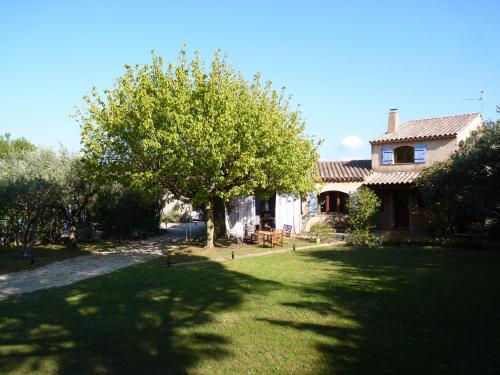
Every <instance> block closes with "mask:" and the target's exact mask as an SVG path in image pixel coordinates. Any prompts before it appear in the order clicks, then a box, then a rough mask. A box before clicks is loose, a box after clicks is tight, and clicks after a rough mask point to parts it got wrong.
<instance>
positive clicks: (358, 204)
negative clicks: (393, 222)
mask: <svg viewBox="0 0 500 375" xmlns="http://www.w3.org/2000/svg"><path fill="white" fill-rule="evenodd" d="M380 205H381V201H380V198H379V197H378V196H377V195H376V194H375V193H374V192H373V190H370V189H369V188H367V187H361V188H359V189H358V190H356V191H355V192H353V193H351V194H350V195H349V200H348V202H347V210H348V212H349V214H348V215H347V224H348V226H349V229H348V231H349V233H351V236H349V241H350V243H352V244H354V245H357V246H361V245H374V244H376V243H377V240H376V238H375V237H374V236H372V235H371V234H370V230H371V229H373V227H374V220H375V217H376V215H377V212H378V210H379V208H380Z"/></svg>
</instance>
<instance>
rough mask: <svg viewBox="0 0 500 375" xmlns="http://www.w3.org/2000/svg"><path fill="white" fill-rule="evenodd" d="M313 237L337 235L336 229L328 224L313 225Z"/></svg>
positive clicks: (311, 231) (311, 230)
mask: <svg viewBox="0 0 500 375" xmlns="http://www.w3.org/2000/svg"><path fill="white" fill-rule="evenodd" d="M309 233H311V234H312V235H313V236H320V237H323V236H328V235H331V234H333V233H335V228H333V227H332V226H331V225H329V224H327V223H316V224H313V225H311V229H310V231H309Z"/></svg>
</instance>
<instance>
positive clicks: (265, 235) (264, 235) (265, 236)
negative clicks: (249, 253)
mask: <svg viewBox="0 0 500 375" xmlns="http://www.w3.org/2000/svg"><path fill="white" fill-rule="evenodd" d="M255 234H256V235H257V244H258V243H259V241H260V239H262V246H265V245H266V242H269V243H270V244H271V246H272V243H273V232H272V231H270V230H258V231H257V232H255Z"/></svg>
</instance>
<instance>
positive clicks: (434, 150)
mask: <svg viewBox="0 0 500 375" xmlns="http://www.w3.org/2000/svg"><path fill="white" fill-rule="evenodd" d="M482 123H483V119H482V117H481V114H480V113H471V114H464V115H457V116H446V117H438V118H429V119H422V120H412V121H407V122H406V123H404V124H402V125H400V124H399V113H398V112H397V110H395V109H394V110H391V111H390V112H389V119H388V125H387V131H386V132H385V133H384V134H382V135H381V136H379V137H377V138H375V139H373V140H371V141H370V144H371V160H349V161H320V162H319V163H318V168H319V173H320V176H321V179H322V183H321V185H320V186H319V194H318V195H317V196H315V195H314V194H313V195H312V196H311V199H310V200H309V207H308V211H309V215H308V216H309V217H308V220H307V221H306V222H305V224H304V225H305V229H306V230H307V229H308V227H310V225H311V224H313V223H315V222H320V221H325V220H328V218H331V217H332V215H339V214H340V215H341V214H342V213H344V212H345V202H346V200H347V199H348V194H349V193H350V192H352V191H354V190H356V189H358V188H359V187H360V186H367V187H369V188H371V189H373V190H374V191H375V192H376V194H377V195H378V196H379V197H380V199H381V200H382V207H381V210H380V212H379V215H378V218H377V226H378V228H379V229H385V230H387V229H398V228H401V229H407V230H410V231H426V230H428V229H429V224H428V221H427V219H426V215H425V211H424V207H423V205H422V199H421V197H420V194H419V192H418V188H417V187H416V185H415V181H416V179H417V178H418V176H419V175H420V172H421V171H422V169H424V168H426V167H429V166H430V165H432V164H433V163H435V162H439V161H444V160H446V159H447V158H449V157H450V155H451V154H452V153H453V152H454V151H455V150H456V149H457V148H458V147H459V144H460V142H461V141H463V140H465V139H466V138H467V137H468V136H469V135H470V133H471V132H472V131H474V130H476V129H478V128H479V127H481V126H482Z"/></svg>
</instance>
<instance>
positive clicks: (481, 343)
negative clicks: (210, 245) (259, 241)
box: [0, 248, 500, 374]
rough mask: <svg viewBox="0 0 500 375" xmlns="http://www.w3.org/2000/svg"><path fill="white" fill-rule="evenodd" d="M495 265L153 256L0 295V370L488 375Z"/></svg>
mask: <svg viewBox="0 0 500 375" xmlns="http://www.w3.org/2000/svg"><path fill="white" fill-rule="evenodd" d="M200 258H202V257H201V256H200ZM499 269H500V253H498V252H486V251H466V250H441V249H425V248H381V249H357V250H352V249H348V248H338V249H326V250H325V249H322V250H308V251H303V252H298V253H293V252H288V253H284V254H276V255H270V256H265V257H255V258H247V259H240V260H235V261H232V262H226V263H208V264H198V265H191V266H186V267H174V268H167V267H166V266H165V259H158V260H155V261H152V262H148V263H144V264H141V265H137V266H134V267H131V268H127V269H123V270H121V271H118V272H115V273H112V274H108V275H105V276H102V277H98V278H94V279H90V280H86V281H83V282H79V283H77V284H73V285H71V286H68V287H63V288H56V289H49V290H44V291H39V292H36V293H33V294H29V295H21V296H17V297H11V298H9V299H6V300H3V301H0V311H1V314H0V373H2V374H28V373H29V374H32V373H34V374H37V373H40V374H136V373H141V374H169V373H179V374H185V373H189V374H226V373H234V374H240V373H245V374H268V373H276V374H282V373H294V374H332V373H339V374H366V373H370V374H377V373H404V374H407V373H414V374H422V373H436V374H437V373H440V374H441V373H449V374H474V373H476V374H487V373H495V372H498V369H499V368H500V314H499V312H500V298H499V297H498V291H499V290H500V272H499Z"/></svg>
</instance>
